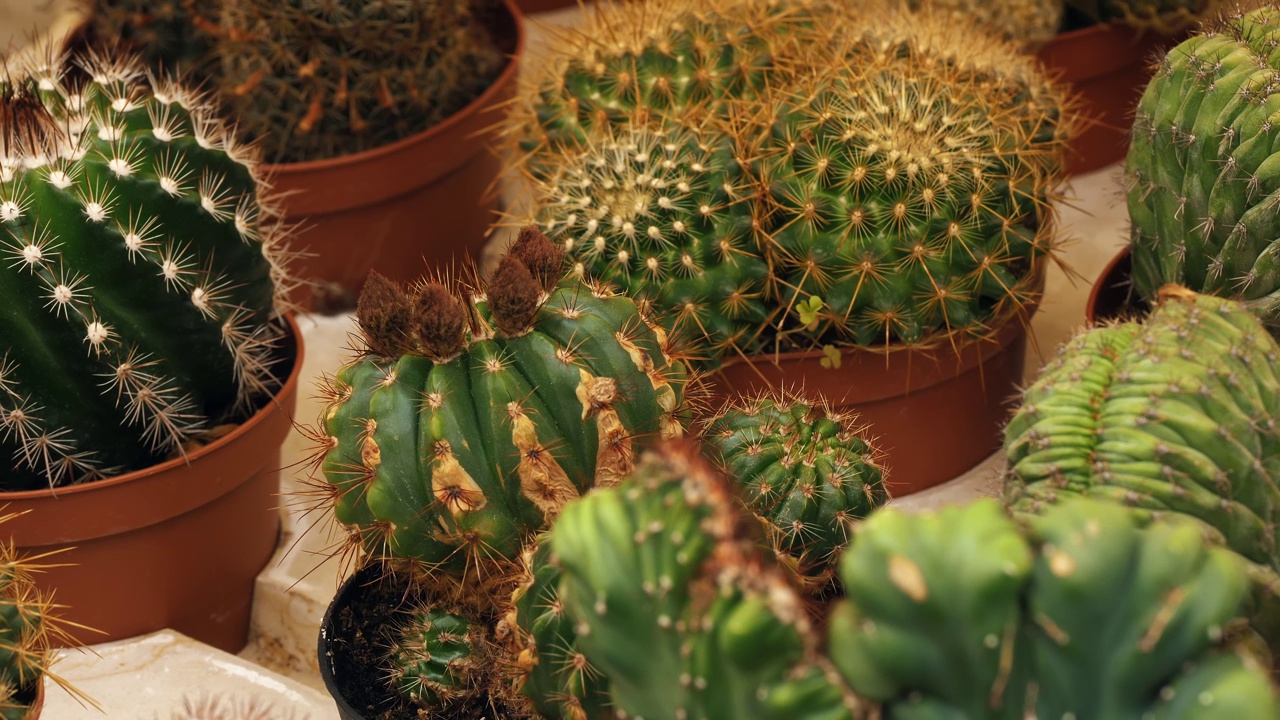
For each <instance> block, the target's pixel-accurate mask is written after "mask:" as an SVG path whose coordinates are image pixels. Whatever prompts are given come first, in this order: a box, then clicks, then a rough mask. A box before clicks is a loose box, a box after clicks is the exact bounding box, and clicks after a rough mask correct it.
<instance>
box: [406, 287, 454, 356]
mask: <svg viewBox="0 0 1280 720" xmlns="http://www.w3.org/2000/svg"><path fill="white" fill-rule="evenodd" d="M413 320H414V326H415V328H416V329H417V332H418V341H419V342H420V343H421V344H422V354H423V355H426V356H427V357H429V358H431V359H432V360H434V361H436V362H448V361H449V360H452V359H453V358H455V357H457V356H458V354H459V353H461V352H462V351H463V349H464V348H465V347H466V345H467V311H466V309H465V308H463V306H462V301H461V300H459V299H458V298H456V297H454V296H453V293H451V292H449V290H448V289H447V288H446V287H445V286H443V285H441V284H439V283H427V284H426V285H424V286H423V287H422V289H421V290H419V291H418V297H417V299H416V301H415V303H414V312H413Z"/></svg>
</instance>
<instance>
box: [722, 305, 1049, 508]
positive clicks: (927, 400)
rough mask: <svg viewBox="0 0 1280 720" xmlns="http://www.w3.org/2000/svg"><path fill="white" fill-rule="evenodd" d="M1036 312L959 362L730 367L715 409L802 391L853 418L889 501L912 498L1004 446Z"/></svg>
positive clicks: (940, 353) (851, 354) (786, 357)
mask: <svg viewBox="0 0 1280 720" xmlns="http://www.w3.org/2000/svg"><path fill="white" fill-rule="evenodd" d="M1034 313H1035V307H1034V306H1033V307H1030V308H1028V310H1027V311H1026V312H1025V313H1024V315H1023V316H1021V317H1015V318H1014V319H1013V320H1011V321H1009V322H1007V323H1006V324H1005V325H1004V326H1003V327H1002V328H1000V330H999V331H998V332H996V333H995V334H994V336H993V337H992V338H991V339H990V340H987V341H984V342H979V343H969V344H967V345H964V346H961V347H960V348H958V349H959V352H956V351H955V350H953V349H952V348H951V346H950V345H947V344H943V345H941V346H939V347H935V348H930V349H905V348H898V349H892V350H889V351H884V350H876V349H874V348H857V349H853V350H846V351H845V352H844V354H843V356H842V358H841V363H840V367H839V368H838V369H828V368H824V367H822V364H821V363H822V359H823V357H824V355H823V353H822V352H821V351H813V352H797V353H782V354H779V355H768V356H761V357H757V358H752V359H751V360H750V361H745V360H742V359H735V360H731V361H729V362H727V363H725V365H724V366H723V367H722V368H721V369H720V370H719V371H718V372H717V373H716V374H715V375H714V376H713V377H714V379H715V389H714V390H713V392H715V393H718V394H719V398H718V399H720V400H725V399H727V398H728V397H730V396H733V395H751V394H754V393H758V392H762V391H766V390H775V391H776V390H781V389H786V390H803V391H804V392H805V393H806V394H809V395H821V396H822V397H824V398H826V400H827V401H828V402H829V403H830V404H831V406H832V407H833V408H836V409H840V410H852V411H854V412H857V413H858V422H859V423H860V424H866V425H868V426H869V427H870V433H871V435H872V436H873V437H875V438H878V440H877V444H878V445H879V447H880V448H881V450H883V451H884V453H885V466H886V467H887V468H888V484H889V492H890V494H892V495H894V496H903V495H909V494H911V493H915V492H919V491H921V490H925V489H927V488H930V487H933V486H935V485H938V484H941V483H943V482H946V481H947V480H951V479H952V478H955V477H957V476H959V475H961V474H963V473H964V472H965V471H967V470H969V469H971V468H972V467H974V466H975V465H977V464H978V463H979V462H981V461H982V460H983V459H985V458H986V457H987V456H989V455H991V453H992V452H994V451H995V450H997V449H998V448H999V447H1000V445H1001V441H1002V430H1001V429H1002V428H1003V426H1004V423H1005V421H1006V420H1007V418H1008V414H1009V412H1010V410H1011V409H1012V407H1013V405H1014V401H1015V400H1016V399H1017V394H1018V387H1019V386H1020V384H1021V382H1022V367H1023V362H1024V359H1025V357H1026V327H1027V325H1028V324H1029V323H1030V322H1031V316H1032V315H1033V314H1034Z"/></svg>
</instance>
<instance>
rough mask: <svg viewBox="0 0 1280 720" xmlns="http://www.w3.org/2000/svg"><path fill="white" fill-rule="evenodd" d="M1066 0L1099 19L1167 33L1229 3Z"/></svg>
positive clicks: (1220, 0)
mask: <svg viewBox="0 0 1280 720" xmlns="http://www.w3.org/2000/svg"><path fill="white" fill-rule="evenodd" d="M1066 4H1067V5H1069V6H1070V7H1073V8H1076V9H1078V10H1080V11H1081V12H1083V13H1084V14H1085V15H1087V16H1088V17H1090V18H1092V19H1094V20H1096V21H1098V22H1123V23H1125V24H1126V25H1129V26H1131V27H1135V28H1139V29H1143V30H1154V31H1156V32H1160V33H1164V34H1166V35H1172V34H1174V33H1176V32H1178V31H1180V30H1185V29H1186V28H1188V27H1190V26H1191V25H1194V24H1195V23H1197V22H1200V21H1202V20H1205V19H1207V18H1211V17H1213V16H1214V14H1215V13H1216V12H1217V11H1218V10H1219V9H1221V8H1222V7H1224V6H1225V5H1226V3H1225V2H1224V1H1223V0H1066Z"/></svg>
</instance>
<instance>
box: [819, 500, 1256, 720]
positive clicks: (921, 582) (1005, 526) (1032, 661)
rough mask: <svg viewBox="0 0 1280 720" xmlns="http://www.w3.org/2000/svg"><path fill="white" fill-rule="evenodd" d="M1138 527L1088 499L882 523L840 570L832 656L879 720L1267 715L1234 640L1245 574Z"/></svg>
mask: <svg viewBox="0 0 1280 720" xmlns="http://www.w3.org/2000/svg"><path fill="white" fill-rule="evenodd" d="M1134 522H1135V521H1134V519H1133V518H1132V516H1131V515H1130V514H1129V513H1128V512H1127V511H1126V510H1125V509H1123V508H1121V507H1118V506H1115V505H1111V504H1108V503H1102V502H1094V501H1084V500H1075V501H1071V502H1067V503H1064V504H1063V505H1062V507H1058V508H1054V509H1053V510H1052V511H1051V512H1048V513H1046V514H1045V515H1044V516H1043V517H1037V518H1034V519H1032V521H1031V526H1030V528H1028V529H1026V530H1023V529H1020V528H1019V527H1018V526H1017V525H1016V524H1015V523H1014V522H1013V521H1012V520H1010V519H1008V518H1007V517H1005V516H1004V515H1003V514H1002V512H1001V510H1000V508H999V505H998V504H997V503H996V502H995V501H991V500H982V501H979V502H977V503H974V504H972V505H970V506H967V507H958V508H946V509H944V510H942V511H940V512H939V513H937V514H936V515H932V514H931V515H906V514H901V513H898V512H894V511H887V512H883V513H878V514H877V515H875V516H873V517H872V518H871V519H870V520H868V522H867V523H866V525H865V526H864V527H863V528H862V529H861V531H860V532H859V534H858V537H857V538H856V539H855V540H854V543H853V545H852V546H851V548H850V551H849V553H848V554H847V555H846V556H845V559H844V560H843V561H842V564H841V575H842V578H843V580H844V586H845V590H846V593H847V597H848V599H847V600H845V601H843V602H842V603H841V605H840V606H839V607H838V608H837V609H836V611H835V613H834V615H833V616H832V619H831V625H830V652H831V654H832V659H833V660H834V661H835V663H836V666H837V667H838V668H839V669H840V671H841V673H842V675H843V676H844V677H845V678H846V679H847V680H848V682H849V683H850V685H851V686H852V688H853V689H854V690H855V691H856V692H858V693H859V694H860V695H861V696H863V697H866V698H868V699H871V700H876V701H880V702H883V703H885V713H886V714H885V716H886V717H889V718H993V719H994V718H1022V717H1024V716H1026V715H1028V714H1034V716H1035V717H1043V718H1117V719H1118V718H1138V717H1144V718H1145V717H1161V718H1187V720H1190V719H1191V718H1224V719H1225V718H1234V717H1237V716H1239V717H1243V718H1257V719H1258V720H1263V719H1264V718H1265V719H1268V720H1269V719H1271V718H1275V717H1276V716H1277V713H1280V704H1278V703H1277V697H1276V695H1275V692H1274V691H1273V689H1272V688H1271V686H1270V683H1269V681H1268V676H1267V670H1266V669H1265V668H1264V667H1262V666H1261V665H1260V663H1259V661H1258V660H1257V659H1255V658H1254V657H1253V656H1251V655H1250V654H1248V652H1247V651H1246V650H1245V649H1244V648H1243V646H1242V645H1239V644H1236V643H1235V638H1234V637H1233V634H1234V633H1236V632H1237V631H1238V629H1239V625H1240V624H1241V622H1242V620H1241V611H1242V607H1243V604H1244V601H1245V598H1246V595H1247V588H1248V580H1247V574H1246V572H1245V567H1244V563H1243V562H1242V561H1241V560H1240V559H1239V558H1238V557H1236V556H1235V555H1233V554H1232V553H1230V552H1228V551H1226V550H1223V549H1217V548H1210V547H1208V546H1206V545H1205V543H1204V542H1203V539H1202V537H1201V533H1200V530H1199V528H1197V527H1195V526H1194V525H1193V524H1190V523H1185V522H1183V521H1178V522H1168V523H1157V524H1154V525H1152V526H1150V527H1148V528H1147V529H1138V528H1137V527H1136V526H1135V524H1134ZM975 620H976V621H975Z"/></svg>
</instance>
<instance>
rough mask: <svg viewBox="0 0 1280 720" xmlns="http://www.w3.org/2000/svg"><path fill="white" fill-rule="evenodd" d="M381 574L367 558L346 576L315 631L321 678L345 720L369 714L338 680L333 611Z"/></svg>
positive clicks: (350, 600)
mask: <svg viewBox="0 0 1280 720" xmlns="http://www.w3.org/2000/svg"><path fill="white" fill-rule="evenodd" d="M367 576H372V577H367ZM382 576H383V571H382V569H381V568H379V567H378V566H377V563H376V562H375V561H366V562H364V563H363V564H362V565H360V566H359V567H357V568H356V570H355V571H354V572H352V573H351V574H350V575H348V576H347V577H346V578H345V579H343V581H342V584H341V585H339V586H338V591H337V592H335V593H334V594H333V599H332V600H330V601H329V605H328V607H326V608H325V610H324V615H323V616H322V617H321V618H320V630H319V632H318V633H316V661H317V665H319V667H320V680H321V682H323V683H324V689H325V690H326V691H327V692H328V693H329V696H330V697H332V698H333V702H334V704H335V705H337V706H338V717H340V718H342V720H348V719H349V718H365V717H367V716H366V715H364V714H363V713H361V712H360V711H358V710H356V709H355V708H353V707H352V706H351V703H349V702H347V699H346V697H345V696H343V694H342V693H341V691H339V689H338V681H337V678H336V677H335V674H334V668H333V657H332V655H331V654H330V651H331V647H338V646H339V644H338V643H335V642H334V641H333V640H332V639H331V638H330V637H329V631H330V629H331V628H332V627H333V617H334V615H335V614H336V613H338V612H340V611H341V610H342V609H343V608H345V607H347V606H348V605H350V604H351V602H352V599H353V596H354V593H355V591H356V590H357V589H358V588H360V587H367V586H369V585H371V584H373V583H374V582H377V580H378V578H379V577H382Z"/></svg>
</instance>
